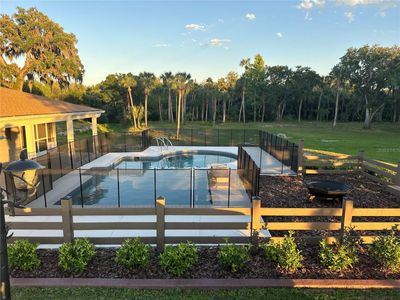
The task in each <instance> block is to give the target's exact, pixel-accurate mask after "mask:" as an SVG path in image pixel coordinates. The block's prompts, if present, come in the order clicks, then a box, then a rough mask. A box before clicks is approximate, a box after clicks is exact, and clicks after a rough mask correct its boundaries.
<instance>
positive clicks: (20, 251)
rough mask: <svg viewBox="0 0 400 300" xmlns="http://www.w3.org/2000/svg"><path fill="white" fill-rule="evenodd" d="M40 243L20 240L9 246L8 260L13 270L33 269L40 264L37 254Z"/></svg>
mask: <svg viewBox="0 0 400 300" xmlns="http://www.w3.org/2000/svg"><path fill="white" fill-rule="evenodd" d="M38 246H39V244H33V243H30V242H29V241H27V240H18V241H15V242H14V243H12V244H10V245H9V246H8V261H9V264H10V268H11V269H13V270H22V271H32V270H34V269H36V268H38V267H39V266H40V260H39V258H38V255H37V252H36V250H37V247H38Z"/></svg>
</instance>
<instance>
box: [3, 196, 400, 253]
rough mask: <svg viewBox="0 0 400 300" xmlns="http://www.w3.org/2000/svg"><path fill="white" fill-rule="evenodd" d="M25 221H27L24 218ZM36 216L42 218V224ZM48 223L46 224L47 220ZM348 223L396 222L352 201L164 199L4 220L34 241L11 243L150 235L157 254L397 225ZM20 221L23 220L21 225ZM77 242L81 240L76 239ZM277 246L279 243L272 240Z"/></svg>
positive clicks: (392, 212)
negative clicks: (177, 204)
mask: <svg viewBox="0 0 400 300" xmlns="http://www.w3.org/2000/svg"><path fill="white" fill-rule="evenodd" d="M196 215H197V216H246V218H241V219H240V220H235V219H232V220H231V221H227V222H223V221H221V220H219V221H206V222H199V221H185V220H183V221H174V222H170V221H168V222H167V221H166V217H167V216H196ZM28 216H31V217H32V218H27V217H28ZM39 216H43V218H42V219H40V218H39ZM51 216H53V217H56V219H57V220H54V218H50V219H48V220H46V218H48V217H51ZM81 216H88V217H93V216H101V217H103V216H104V220H102V221H100V222H99V221H93V220H92V221H88V220H85V221H82V220H81V219H79V218H80V217H81ZM107 216H149V220H145V221H136V222H132V221H129V222H113V221H111V220H107V218H106V217H107ZM274 217H335V218H336V221H326V222H319V221H318V222H316V221H284V222H283V221H282V222H278V221H274V220H273V221H270V220H271V218H274ZM353 217H400V208H384V209H382V208H354V207H353V201H351V200H345V201H343V206H342V207H341V208H269V207H264V208H262V207H261V200H260V199H259V198H258V197H255V198H254V199H253V201H252V207H251V208H172V207H165V199H164V198H162V197H160V198H158V199H157V205H156V207H155V208H76V207H73V206H72V201H71V199H68V198H66V199H62V200H61V207H60V208H47V209H43V208H26V209H17V210H16V218H15V220H13V217H9V219H10V227H11V229H12V230H30V231H36V233H37V234H35V235H33V236H32V235H26V236H21V235H15V236H13V237H12V238H11V241H13V240H16V239H27V240H29V241H32V242H38V243H42V244H61V243H63V242H72V241H73V240H74V238H75V235H76V234H75V233H76V231H92V230H99V231H101V230H152V231H153V232H155V233H154V236H144V237H143V238H142V239H143V241H144V242H146V243H150V244H156V245H157V248H158V249H159V250H160V251H162V250H163V249H164V247H165V245H166V244H174V243H179V242H185V241H191V242H194V243H199V244H222V243H226V238H228V240H229V242H234V243H249V242H251V241H253V242H254V238H256V237H257V236H258V235H254V232H259V231H260V230H263V229H268V230H269V231H270V232H271V234H272V236H274V231H277V230H279V231H288V230H295V231H300V233H299V234H298V236H299V237H302V238H304V239H307V240H308V241H310V242H313V241H318V240H320V239H322V238H326V239H327V240H328V242H334V241H338V240H339V241H340V240H341V239H342V238H343V234H344V230H345V228H347V227H354V229H355V230H362V231H376V230H390V229H391V228H392V226H395V225H400V218H399V221H398V222H358V221H357V222H355V221H353ZM22 218H25V220H22ZM41 230H58V232H59V233H60V234H58V235H55V236H46V234H43V235H40V234H39V233H40V231H41ZM166 230H207V233H209V234H208V236H193V235H192V236H190V235H187V236H168V235H166ZM215 230H238V231H240V232H241V233H242V234H241V236H230V237H228V236H215ZM316 230H317V231H319V230H327V231H332V232H337V234H333V235H331V236H328V237H322V236H319V235H318V234H317V235H316V236H312V237H310V236H309V235H304V234H302V233H304V232H306V231H316ZM80 236H82V234H80ZM362 238H363V240H364V242H365V243H371V242H372V241H373V239H374V238H375V236H362ZM125 239H126V237H98V236H97V235H96V236H95V237H89V240H91V241H92V242H93V243H96V244H109V245H113V244H121V243H122V242H123V241H124V240H125ZM272 239H276V240H279V239H281V237H273V238H272Z"/></svg>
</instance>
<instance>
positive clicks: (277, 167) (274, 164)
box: [243, 147, 296, 175]
mask: <svg viewBox="0 0 400 300" xmlns="http://www.w3.org/2000/svg"><path fill="white" fill-rule="evenodd" d="M243 149H244V150H245V151H246V152H247V153H248V154H249V155H250V157H251V158H252V159H253V160H254V162H255V163H256V165H257V166H258V167H259V168H260V173H261V175H296V173H295V172H293V171H292V170H291V169H290V167H288V166H285V165H283V164H282V163H281V162H280V161H279V160H277V159H276V158H275V157H273V156H272V155H270V154H269V153H267V152H265V151H264V150H261V148H260V147H243ZM260 156H261V157H260Z"/></svg>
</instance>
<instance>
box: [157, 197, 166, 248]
mask: <svg viewBox="0 0 400 300" xmlns="http://www.w3.org/2000/svg"><path fill="white" fill-rule="evenodd" d="M156 213H157V250H158V251H160V252H161V251H164V246H165V198H164V197H158V198H157V200H156Z"/></svg>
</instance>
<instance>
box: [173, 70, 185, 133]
mask: <svg viewBox="0 0 400 300" xmlns="http://www.w3.org/2000/svg"><path fill="white" fill-rule="evenodd" d="M186 80H187V76H186V73H177V74H176V75H175V80H174V86H175V88H176V90H177V92H178V105H177V106H178V107H177V113H176V120H177V125H176V139H179V131H180V129H181V107H182V96H183V93H184V92H185V88H186Z"/></svg>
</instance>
